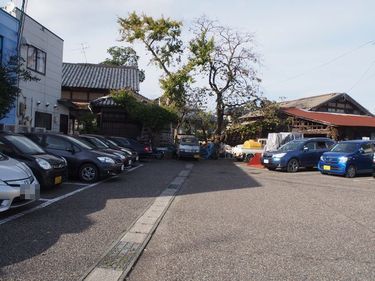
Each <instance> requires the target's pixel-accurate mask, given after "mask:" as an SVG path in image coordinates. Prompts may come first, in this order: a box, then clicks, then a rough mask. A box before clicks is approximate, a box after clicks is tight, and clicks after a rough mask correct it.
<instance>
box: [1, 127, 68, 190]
mask: <svg viewBox="0 0 375 281" xmlns="http://www.w3.org/2000/svg"><path fill="white" fill-rule="evenodd" d="M0 152H2V153H4V154H5V155H7V156H9V157H12V158H14V159H16V160H18V161H21V162H23V163H25V164H26V165H27V166H29V168H30V169H31V170H32V172H33V174H34V175H35V176H36V178H37V179H38V182H39V184H40V185H41V187H42V188H46V187H53V186H56V185H60V184H61V183H62V182H63V181H64V180H65V179H66V177H67V171H68V168H67V162H66V160H65V159H64V158H62V157H58V156H54V155H52V154H49V153H47V152H46V151H44V150H43V148H41V147H40V146H39V145H38V144H36V143H34V142H33V141H31V140H30V139H28V138H27V137H25V136H23V135H18V134H12V133H5V132H1V133H0Z"/></svg>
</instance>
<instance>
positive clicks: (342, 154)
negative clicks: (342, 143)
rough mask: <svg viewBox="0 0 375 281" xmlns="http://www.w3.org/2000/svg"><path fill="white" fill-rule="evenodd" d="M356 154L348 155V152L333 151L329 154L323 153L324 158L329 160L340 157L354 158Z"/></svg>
mask: <svg viewBox="0 0 375 281" xmlns="http://www.w3.org/2000/svg"><path fill="white" fill-rule="evenodd" d="M353 154H354V153H352V152H350V153H347V152H332V151H329V152H325V153H323V157H329V158H339V157H343V156H346V157H348V156H352V155H353Z"/></svg>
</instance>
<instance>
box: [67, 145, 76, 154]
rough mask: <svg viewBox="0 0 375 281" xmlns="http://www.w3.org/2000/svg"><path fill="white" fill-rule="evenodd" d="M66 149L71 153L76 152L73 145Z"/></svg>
mask: <svg viewBox="0 0 375 281" xmlns="http://www.w3.org/2000/svg"><path fill="white" fill-rule="evenodd" d="M66 151H68V152H70V153H71V154H74V152H75V150H74V148H73V146H70V147H67V148H66Z"/></svg>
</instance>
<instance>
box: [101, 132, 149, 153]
mask: <svg viewBox="0 0 375 281" xmlns="http://www.w3.org/2000/svg"><path fill="white" fill-rule="evenodd" d="M108 139H109V140H111V141H113V142H114V143H116V144H117V145H118V146H121V147H124V148H130V149H132V150H134V151H136V152H137V153H138V156H139V158H150V157H152V156H153V154H152V148H151V146H150V145H147V144H142V143H140V142H138V141H136V140H134V139H132V138H125V137H108Z"/></svg>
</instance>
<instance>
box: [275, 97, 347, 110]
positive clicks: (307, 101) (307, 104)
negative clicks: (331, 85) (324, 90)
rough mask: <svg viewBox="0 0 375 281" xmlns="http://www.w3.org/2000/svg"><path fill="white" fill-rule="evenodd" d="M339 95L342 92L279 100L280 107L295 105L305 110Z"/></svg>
mask: <svg viewBox="0 0 375 281" xmlns="http://www.w3.org/2000/svg"><path fill="white" fill-rule="evenodd" d="M340 95H343V93H330V94H325V95H319V96H313V97H306V98H302V99H297V100H291V101H283V102H280V103H279V105H280V107H282V108H284V107H296V108H301V109H306V110H311V109H313V108H315V107H318V106H319V105H322V104H323V103H326V102H328V101H330V100H332V99H334V98H336V97H338V96H340Z"/></svg>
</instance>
